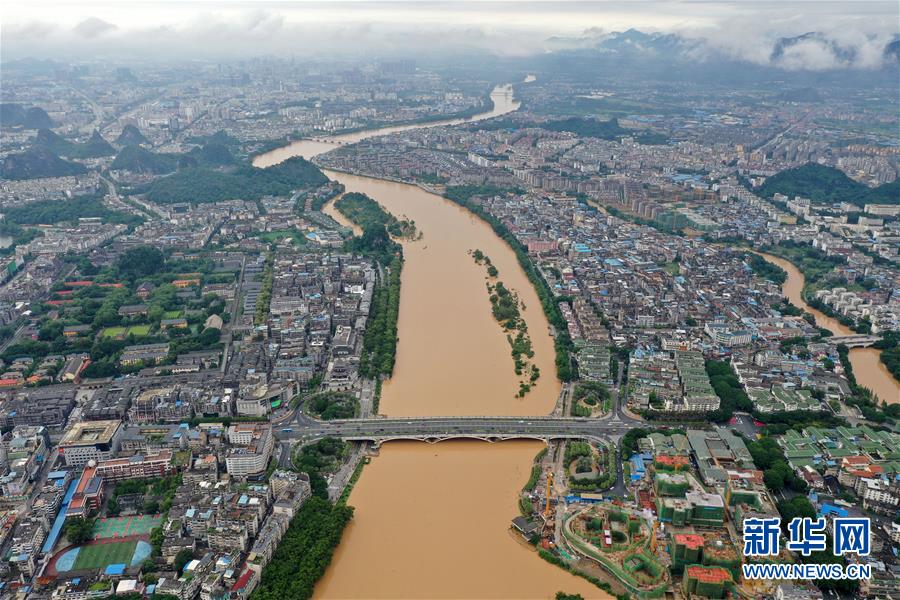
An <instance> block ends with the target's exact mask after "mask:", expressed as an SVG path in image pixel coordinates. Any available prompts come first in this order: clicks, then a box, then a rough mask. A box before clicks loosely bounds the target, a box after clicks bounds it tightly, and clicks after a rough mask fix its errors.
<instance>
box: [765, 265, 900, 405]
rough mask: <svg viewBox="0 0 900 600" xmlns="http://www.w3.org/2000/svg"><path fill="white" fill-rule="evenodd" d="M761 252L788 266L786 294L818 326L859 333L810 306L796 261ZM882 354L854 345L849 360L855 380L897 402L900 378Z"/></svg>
mask: <svg viewBox="0 0 900 600" xmlns="http://www.w3.org/2000/svg"><path fill="white" fill-rule="evenodd" d="M759 254H760V256H762V257H764V258H765V259H766V260H767V261H769V262H771V263H774V264H776V265H778V266H779V267H781V268H782V269H784V270H785V272H786V273H787V279H786V280H785V282H784V284H783V285H782V286H781V290H782V292H783V293H784V296H785V297H786V298H787V299H788V300H790V301H791V304H793V305H794V306H797V307H799V308H802V309H803V310H805V311H807V312H809V313H812V315H813V316H814V317H815V318H816V324H817V325H818V326H819V327H824V328H825V329H827V330H829V331H831V333H833V334H834V335H854V334H855V333H856V332H855V331H853V330H852V329H850V328H849V327H847V326H845V325H842V324H841V323H840V322H838V320H837V319H834V318H832V317H829V316H828V315H826V314H825V313H823V312H821V311H819V310H816V309H815V308H813V307H811V306H809V305H808V304H807V303H806V302H805V301H804V300H803V286H804V285H805V283H806V278H805V277H804V276H803V273H801V272H800V269H798V268H797V267H796V266H795V265H794V263H792V262H790V261H788V260H785V259H783V258H780V257H778V256H773V255H771V254H765V253H759ZM880 356H881V351H879V350H876V349H875V348H854V349H852V350H850V363H851V364H852V365H853V374H854V375H855V376H856V382H857V383H858V384H859V385H861V386H863V387H867V388H869V389H870V390H872V392H874V393H875V395H876V396H878V398H879V400H884V401H885V402H887V403H889V404H896V403H898V402H900V382H898V381H897V380H896V379H894V377H893V376H892V375H891V372H890V371H888V370H887V367H885V366H884V363H883V362H881V358H880Z"/></svg>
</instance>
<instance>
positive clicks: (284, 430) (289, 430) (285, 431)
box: [281, 427, 294, 433]
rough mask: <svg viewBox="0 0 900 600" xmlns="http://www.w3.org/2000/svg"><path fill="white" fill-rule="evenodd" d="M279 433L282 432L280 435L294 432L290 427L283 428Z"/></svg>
mask: <svg viewBox="0 0 900 600" xmlns="http://www.w3.org/2000/svg"><path fill="white" fill-rule="evenodd" d="M281 431H282V433H293V432H294V430H293V429H291V428H290V427H285V428H284V429H282V430H281Z"/></svg>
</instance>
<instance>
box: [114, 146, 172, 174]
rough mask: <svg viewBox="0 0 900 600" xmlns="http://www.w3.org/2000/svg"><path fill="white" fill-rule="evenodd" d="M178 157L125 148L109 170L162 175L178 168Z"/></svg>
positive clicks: (140, 148)
mask: <svg viewBox="0 0 900 600" xmlns="http://www.w3.org/2000/svg"><path fill="white" fill-rule="evenodd" d="M179 158H180V157H179V155H177V154H157V153H155V152H151V151H150V150H147V149H146V148H143V147H141V146H125V147H124V148H122V149H121V150H120V151H119V153H118V154H117V155H116V158H115V160H113V162H112V165H110V169H112V170H113V171H131V172H133V173H153V174H156V175H162V174H164V173H171V172H173V171H175V169H177V168H178V161H179Z"/></svg>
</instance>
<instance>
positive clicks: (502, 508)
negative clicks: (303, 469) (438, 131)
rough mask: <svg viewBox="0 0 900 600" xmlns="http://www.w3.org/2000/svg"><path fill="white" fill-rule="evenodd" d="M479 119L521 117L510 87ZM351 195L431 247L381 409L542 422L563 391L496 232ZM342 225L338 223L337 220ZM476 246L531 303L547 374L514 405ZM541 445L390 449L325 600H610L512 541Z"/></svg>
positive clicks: (422, 246) (428, 198) (413, 266)
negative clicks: (521, 493) (512, 525)
mask: <svg viewBox="0 0 900 600" xmlns="http://www.w3.org/2000/svg"><path fill="white" fill-rule="evenodd" d="M491 97H492V99H493V100H494V107H493V109H492V110H491V111H489V112H486V113H484V114H482V115H476V117H473V118H472V119H467V120H477V119H484V118H489V117H493V116H497V115H501V114H504V113H507V112H510V111H513V110H515V109H516V108H518V103H516V102H515V100H514V99H513V97H512V88H511V87H510V86H498V87H497V88H495V90H494V92H493V93H492V94H491ZM463 121H464V120H452V121H447V122H432V123H429V124H425V125H416V126H402V127H394V128H386V129H380V130H374V131H368V132H359V133H353V134H349V135H346V136H340V137H337V138H330V139H329V140H307V141H300V142H295V143H293V144H291V145H290V146H287V147H285V148H281V149H278V150H274V151H272V152H270V153H267V154H264V155H261V156H259V157H257V159H256V160H255V161H254V165H255V166H258V167H265V166H269V165H272V164H275V163H278V162H280V161H282V160H285V159H286V158H289V157H291V156H304V157H305V158H307V159H309V158H312V157H313V156H315V155H317V154H320V153H322V152H327V151H328V150H331V149H333V148H335V147H336V145H338V144H340V143H354V142H357V141H360V140H362V139H365V138H367V137H371V136H374V135H382V134H385V133H393V132H396V131H403V130H406V129H411V128H414V127H428V126H435V125H446V124H456V123H459V122H463ZM326 174H327V175H328V176H329V177H330V178H332V179H335V180H337V181H339V182H341V183H343V184H344V185H345V186H346V188H347V191H354V192H362V193H365V194H367V195H369V196H370V197H372V198H373V199H375V200H376V201H378V202H379V203H380V204H381V205H382V206H384V207H385V209H387V210H388V211H390V212H391V213H393V214H394V215H396V216H398V217H400V216H406V217H407V218H409V219H412V220H414V221H415V222H416V226H417V228H418V230H419V231H421V232H422V238H421V239H420V240H417V241H403V242H402V243H403V252H404V258H405V263H404V266H403V274H402V278H401V292H400V316H399V321H398V337H399V343H398V346H397V362H396V367H395V369H394V375H393V377H392V378H391V379H390V380H389V381H387V382H385V385H384V386H383V390H382V399H381V403H380V410H381V412H382V413H384V414H389V415H391V416H427V415H522V416H525V415H543V414H547V413H549V412H550V411H551V409H552V407H553V405H554V403H555V401H556V398H557V396H558V394H559V390H560V385H559V383H558V382H557V381H556V378H555V372H556V371H555V365H554V356H555V355H554V350H553V340H552V338H551V336H550V335H549V329H548V323H547V320H546V318H545V317H544V314H543V312H542V311H541V306H540V302H539V301H538V298H537V294H536V293H535V291H534V289H533V288H532V287H531V284H530V282H529V281H528V279H527V278H526V276H525V273H524V272H523V271H522V269H521V268H520V267H519V265H518V262H517V260H516V257H515V254H514V253H513V252H512V250H511V249H510V248H509V247H508V246H506V244H505V243H504V242H503V241H502V240H501V239H499V238H498V237H497V236H496V235H494V233H493V231H492V230H491V228H490V227H489V226H488V225H487V224H486V223H484V222H483V221H481V220H480V219H478V218H477V217H475V216H474V215H473V214H471V213H470V212H468V211H467V210H465V209H462V208H460V207H459V206H457V205H455V204H453V203H452V202H450V201H448V200H445V199H443V198H441V197H439V196H436V195H434V194H430V193H428V192H426V191H424V190H422V189H420V188H418V187H416V186H413V185H407V184H398V183H393V182H388V181H382V180H378V179H373V178H368V177H359V176H354V175H347V174H343V173H337V172H332V171H326ZM332 214H333V213H332ZM476 248H477V249H480V250H481V251H482V252H484V253H485V254H487V255H488V256H489V257H490V258H491V261H492V262H493V264H494V265H495V266H496V267H497V269H498V270H499V279H500V280H501V281H503V282H504V284H505V285H506V286H507V287H510V288H512V289H514V290H515V291H516V292H517V293H518V294H519V296H520V298H521V300H522V301H523V303H524V305H525V309H524V310H523V311H522V316H523V318H524V319H525V321H526V323H527V325H528V330H529V332H530V335H531V339H532V344H533V348H534V353H535V355H534V359H533V364H535V365H537V366H538V368H539V369H540V371H541V374H542V375H541V377H540V379H539V380H538V382H537V385H536V386H535V387H534V388H533V389H532V391H531V392H530V393H528V394H527V395H526V396H525V397H524V398H521V399H519V398H515V393H516V391H517V390H518V378H517V376H516V375H515V372H514V370H513V361H512V356H511V353H510V347H509V344H508V342H507V340H506V336H505V335H504V334H503V332H502V331H501V329H500V326H499V325H498V324H497V322H496V321H495V320H494V318H493V316H492V315H491V306H490V301H489V299H488V292H487V289H486V287H485V267H484V266H483V265H477V264H476V263H475V262H474V260H473V259H472V257H471V256H469V255H468V251H469V250H474V249H476ZM541 446H542V444H540V443H534V442H504V443H502V444H494V445H489V444H486V443H482V442H466V441H460V442H445V443H441V444H438V445H426V444H422V443H388V444H384V445H383V446H382V447H381V452H380V456H379V457H378V458H376V459H374V460H373V461H372V462H371V464H370V465H368V466H367V467H366V469H365V470H364V471H363V475H362V477H361V478H360V480H359V482H358V483H357V485H356V486H355V487H354V489H353V492H352V493H351V496H350V501H349V503H350V504H351V505H352V506H354V507H356V513H355V516H354V519H353V521H352V522H351V524H350V525H349V526H348V528H347V529H346V531H345V533H344V539H343V542H342V543H341V545H340V546H339V547H338V549H337V551H336V553H335V557H334V561H333V562H332V564H331V567H330V568H329V569H328V572H327V573H326V574H325V577H324V578H323V579H322V580H321V581H320V582H319V584H318V586H317V587H316V596H317V597H319V598H551V597H552V596H553V595H554V594H555V593H556V592H557V591H560V590H565V591H568V592H578V593H581V594H582V595H583V596H584V597H586V598H588V597H590V598H608V597H609V596H608V595H606V594H605V593H604V592H603V591H601V590H599V589H597V588H596V587H594V586H592V585H591V584H589V583H588V582H586V581H585V580H583V579H580V578H577V577H575V576H573V575H570V574H568V573H566V572H564V571H562V570H560V569H558V568H556V567H553V566H551V565H549V564H548V563H545V562H544V561H542V560H541V559H540V558H538V557H537V556H536V555H535V554H534V552H533V551H532V550H530V548H528V547H526V546H524V545H523V544H521V543H520V542H519V541H518V540H517V539H516V538H515V537H514V536H513V535H512V534H510V533H509V529H508V524H509V519H510V518H512V517H513V516H515V515H516V514H517V512H518V511H517V507H516V493H517V491H518V490H519V489H520V488H521V486H522V485H523V484H524V483H525V481H526V480H527V479H528V474H529V472H530V469H531V461H532V458H533V457H534V455H535V454H536V453H537V451H538V450H539V449H540V448H541Z"/></svg>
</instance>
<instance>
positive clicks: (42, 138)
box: [34, 129, 116, 158]
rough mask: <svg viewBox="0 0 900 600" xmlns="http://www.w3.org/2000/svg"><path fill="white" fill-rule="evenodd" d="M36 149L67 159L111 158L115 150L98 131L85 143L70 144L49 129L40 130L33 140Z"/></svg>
mask: <svg viewBox="0 0 900 600" xmlns="http://www.w3.org/2000/svg"><path fill="white" fill-rule="evenodd" d="M34 146H35V147H36V148H44V149H46V150H49V151H50V152H53V153H54V154H59V155H60V156H65V157H67V158H99V157H101V156H112V155H113V154H115V153H116V149H115V148H113V147H112V145H110V143H109V142H107V141H106V140H105V139H103V136H101V135H100V132H99V131H94V133H93V134H92V135H91V137H90V138H88V140H87V141H86V142H81V143H78V142H72V141H70V140H67V139H65V138H63V137H61V136H60V135H59V134H57V133H54V132H53V131H51V130H49V129H40V130H38V132H37V137H35V139H34Z"/></svg>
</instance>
